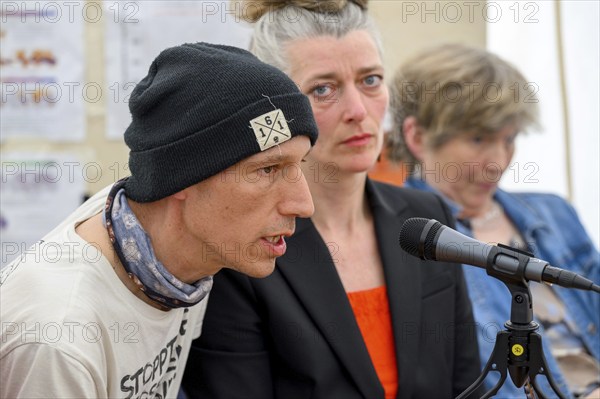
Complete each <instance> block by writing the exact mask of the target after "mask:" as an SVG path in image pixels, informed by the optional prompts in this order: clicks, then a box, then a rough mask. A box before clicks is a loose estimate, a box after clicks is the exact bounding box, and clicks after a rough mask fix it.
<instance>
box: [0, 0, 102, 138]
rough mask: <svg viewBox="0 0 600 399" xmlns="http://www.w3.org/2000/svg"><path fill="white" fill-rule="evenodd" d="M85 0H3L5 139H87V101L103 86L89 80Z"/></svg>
mask: <svg viewBox="0 0 600 399" xmlns="http://www.w3.org/2000/svg"><path fill="white" fill-rule="evenodd" d="M85 4H86V3H84V2H77V1H73V2H54V1H35V2H33V1H32V2H24V1H23V2H12V1H3V2H2V3H1V8H2V10H1V13H0V18H1V20H2V23H1V25H0V78H1V84H2V101H1V102H0V111H1V113H2V117H1V118H0V132H1V134H0V140H5V139H7V138H12V137H33V138H36V139H47V140H52V141H71V142H72V141H82V140H83V139H84V137H85V115H84V112H85V107H84V102H85V101H86V100H87V101H95V100H96V97H97V95H98V89H100V88H101V87H100V86H99V85H98V84H95V85H94V84H90V83H86V82H84V79H83V78H84V63H83V62H82V60H83V59H84V52H83V40H84V39H83V38H84V34H83V33H84V30H83V28H84V19H85V18H88V15H87V14H86V13H88V12H89V13H90V16H91V15H92V13H93V11H92V10H90V9H89V7H87V9H86V7H84V5H85Z"/></svg>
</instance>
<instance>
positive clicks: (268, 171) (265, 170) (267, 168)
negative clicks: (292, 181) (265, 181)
mask: <svg viewBox="0 0 600 399" xmlns="http://www.w3.org/2000/svg"><path fill="white" fill-rule="evenodd" d="M261 170H262V172H263V173H264V174H267V175H268V174H271V173H273V172H274V171H275V166H273V165H271V166H265V167H264V168H261Z"/></svg>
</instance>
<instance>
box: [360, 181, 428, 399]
mask: <svg viewBox="0 0 600 399" xmlns="http://www.w3.org/2000/svg"><path fill="white" fill-rule="evenodd" d="M367 193H368V194H369V196H370V204H371V209H372V211H373V217H374V220H375V230H376V234H377V241H378V243H379V253H380V254H381V261H382V263H383V268H384V273H385V279H386V282H387V293H388V301H389V306H390V313H391V315H392V326H393V329H394V341H395V344H396V362H397V365H398V395H397V398H410V397H412V394H413V390H414V384H413V381H414V371H415V369H416V364H417V360H418V357H419V353H418V348H419V335H420V325H421V277H420V272H421V266H420V260H419V259H418V258H416V257H414V256H410V255H408V254H407V253H406V252H404V251H403V250H402V249H401V248H400V245H399V243H398V235H399V233H400V228H401V227H402V223H404V221H405V220H406V219H408V218H410V217H412V216H414V215H412V214H411V210H410V207H408V204H407V203H406V202H404V201H403V200H402V198H401V197H399V196H394V198H393V201H392V198H390V197H386V196H384V195H383V193H381V192H380V190H379V189H378V187H377V186H376V185H375V184H374V183H373V182H371V181H370V180H369V181H367Z"/></svg>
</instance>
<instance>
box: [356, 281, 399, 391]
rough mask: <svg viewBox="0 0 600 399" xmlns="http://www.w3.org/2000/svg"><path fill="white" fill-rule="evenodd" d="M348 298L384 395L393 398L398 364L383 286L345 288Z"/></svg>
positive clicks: (396, 388) (396, 385)
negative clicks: (358, 288)
mask: <svg viewBox="0 0 600 399" xmlns="http://www.w3.org/2000/svg"><path fill="white" fill-rule="evenodd" d="M348 299H349V300H350V305H351V306H352V310H353V311H354V316H355V317H356V321H357V322H358V327H359V328H360V332H361V333H362V336H363V339H364V340H365V344H366V345H367V350H368V351H369V355H370V356H371V361H372V362H373V366H375V371H376V372H377V376H378V377H379V381H381V385H383V389H384V390H385V399H394V398H395V397H396V393H397V392H398V367H397V365H396V348H395V345H394V334H393V331H392V318H391V315H390V307H389V304H388V299H387V290H386V288H385V286H382V287H377V288H373V289H370V290H365V291H356V292H349V293H348Z"/></svg>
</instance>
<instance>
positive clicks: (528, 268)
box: [399, 218, 600, 293]
mask: <svg viewBox="0 0 600 399" xmlns="http://www.w3.org/2000/svg"><path fill="white" fill-rule="evenodd" d="M399 242H400V247H402V249H403V250H404V251H406V252H408V253H409V254H410V255H413V256H417V257H419V258H421V259H423V260H435V261H442V262H456V263H464V264H467V265H472V266H478V267H481V268H483V269H486V270H487V273H488V274H489V275H491V276H493V277H496V278H499V279H500V280H503V281H505V282H507V281H509V282H510V281H515V282H521V281H522V280H523V278H525V279H527V280H533V281H537V282H546V283H551V284H556V285H560V286H562V287H566V288H577V289H582V290H591V291H595V292H598V293H600V286H598V285H596V284H594V282H593V281H591V280H588V279H587V278H585V277H583V276H581V275H579V274H577V273H573V272H571V271H568V270H564V269H560V268H558V267H554V266H551V265H550V264H548V262H546V261H543V260H541V259H537V258H534V257H533V254H530V253H528V252H525V251H521V250H519V249H516V248H511V247H509V246H506V245H502V244H498V245H497V246H496V245H490V244H486V243H483V242H481V241H477V240H475V239H473V238H471V237H467V236H466V235H464V234H461V233H459V232H458V231H456V230H453V229H451V228H450V227H448V226H444V225H443V224H441V223H440V222H438V221H437V220H435V219H424V218H410V219H407V220H406V221H405V222H404V224H403V225H402V228H401V229H400V236H399Z"/></svg>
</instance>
